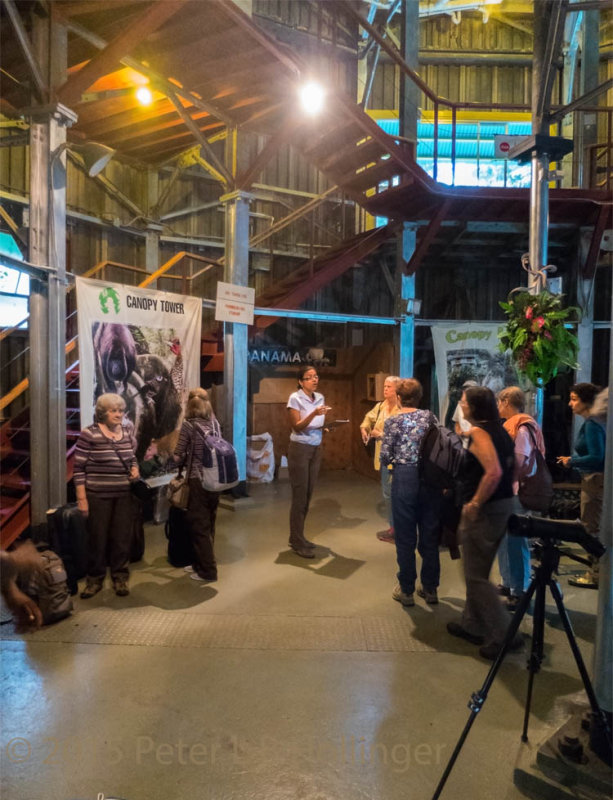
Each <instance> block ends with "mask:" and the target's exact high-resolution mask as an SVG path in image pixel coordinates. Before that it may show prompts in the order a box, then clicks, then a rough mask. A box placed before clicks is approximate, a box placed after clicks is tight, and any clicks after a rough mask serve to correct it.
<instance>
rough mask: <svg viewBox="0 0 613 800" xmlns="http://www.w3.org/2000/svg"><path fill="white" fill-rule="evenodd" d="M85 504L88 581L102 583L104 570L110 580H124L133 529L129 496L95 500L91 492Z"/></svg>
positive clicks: (126, 576) (131, 503) (127, 573)
mask: <svg viewBox="0 0 613 800" xmlns="http://www.w3.org/2000/svg"><path fill="white" fill-rule="evenodd" d="M87 504H88V506H89V515H88V517H87V530H88V534H89V542H88V559H87V577H88V579H89V580H91V581H95V582H102V581H103V580H104V576H105V575H106V568H107V566H108V567H109V568H110V570H111V577H112V578H113V580H116V579H121V580H127V579H128V576H129V574H130V571H129V569H128V564H129V563H130V545H131V544H132V531H133V529H134V525H133V523H132V518H133V514H134V505H133V499H132V495H130V494H122V495H120V496H119V497H98V496H97V495H95V494H94V493H93V492H88V493H87Z"/></svg>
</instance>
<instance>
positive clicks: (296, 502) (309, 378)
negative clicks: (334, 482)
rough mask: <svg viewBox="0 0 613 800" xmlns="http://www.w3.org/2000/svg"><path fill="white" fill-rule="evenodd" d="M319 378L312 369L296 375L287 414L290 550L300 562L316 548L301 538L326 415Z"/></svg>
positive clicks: (303, 369)
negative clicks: (296, 385) (288, 429)
mask: <svg viewBox="0 0 613 800" xmlns="http://www.w3.org/2000/svg"><path fill="white" fill-rule="evenodd" d="M318 383H319V376H318V375H317V370H315V368H314V367H309V366H304V367H301V368H300V371H299V372H298V390H297V391H295V392H294V393H293V394H291V395H290V397H289V400H288V401H287V410H288V413H289V418H290V425H291V428H292V432H291V435H290V442H289V449H288V453H287V465H288V468H289V481H290V484H291V487H292V507H291V509H290V513H289V530H290V533H289V546H290V547H291V548H292V550H293V551H294V552H295V553H296V554H297V555H299V556H301V557H302V558H314V557H315V555H314V553H313V550H314V548H315V545H314V544H313V542H309V541H308V540H307V539H305V538H304V521H305V519H306V515H307V512H308V510H309V503H310V502H311V496H312V494H313V489H314V488H315V481H316V480H317V474H318V472H319V466H320V464H321V436H322V431H323V427H324V424H325V417H326V412H327V411H329V410H330V407H329V406H327V405H325V402H324V396H323V395H322V394H319V392H317V391H316V389H317V385H318Z"/></svg>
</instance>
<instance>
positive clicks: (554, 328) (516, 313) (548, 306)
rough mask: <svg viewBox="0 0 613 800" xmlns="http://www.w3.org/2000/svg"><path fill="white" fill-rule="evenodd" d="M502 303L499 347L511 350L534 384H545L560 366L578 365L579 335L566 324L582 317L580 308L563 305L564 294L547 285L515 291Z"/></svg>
mask: <svg viewBox="0 0 613 800" xmlns="http://www.w3.org/2000/svg"><path fill="white" fill-rule="evenodd" d="M500 306H501V308H502V309H503V311H504V312H505V314H506V316H507V324H506V327H505V329H504V330H503V331H502V332H501V333H500V334H499V338H500V349H501V350H502V351H503V352H505V351H506V350H510V351H511V352H512V354H513V358H514V360H515V364H516V366H517V367H518V369H519V371H520V372H521V373H523V375H524V376H525V377H526V378H527V379H528V380H530V381H531V382H532V383H533V384H534V385H535V386H537V385H541V386H544V385H545V384H547V383H548V382H549V381H550V380H551V379H552V378H554V377H555V376H556V375H557V373H558V372H559V371H560V370H561V369H564V368H569V367H570V368H571V369H573V368H574V369H576V367H577V364H576V358H577V351H578V341H577V336H576V334H575V333H573V331H572V330H569V329H568V328H567V327H566V325H567V324H568V323H572V322H574V321H575V320H576V319H578V318H579V314H580V311H579V309H578V308H574V307H570V308H564V307H563V305H562V298H561V296H560V295H553V294H551V292H548V291H547V290H546V289H545V290H543V291H542V292H539V293H538V294H533V293H531V292H529V291H527V290H522V291H514V292H512V293H511V294H510V295H509V299H508V300H507V302H506V303H505V302H501V303H500ZM569 327H570V326H569Z"/></svg>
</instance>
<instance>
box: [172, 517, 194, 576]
mask: <svg viewBox="0 0 613 800" xmlns="http://www.w3.org/2000/svg"><path fill="white" fill-rule="evenodd" d="M165 533H166V538H167V539H168V563H169V564H172V566H173V567H187V566H189V565H190V564H193V563H194V561H195V560H196V556H195V555H194V548H193V546H192V540H191V536H190V535H189V527H188V525H187V519H186V517H185V511H184V510H183V509H182V508H176V507H175V506H171V507H170V509H169V510H168V520H167V522H166V526H165Z"/></svg>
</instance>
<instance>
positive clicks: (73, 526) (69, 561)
mask: <svg viewBox="0 0 613 800" xmlns="http://www.w3.org/2000/svg"><path fill="white" fill-rule="evenodd" d="M47 541H48V544H49V547H50V549H51V550H53V551H54V552H55V553H57V554H58V556H59V557H60V558H61V559H62V561H63V562H64V567H65V569H66V581H67V583H68V589H69V590H70V594H76V593H77V581H78V580H79V579H80V578H84V577H85V575H86V574H87V550H88V547H87V545H88V536H87V523H86V518H85V517H84V516H83V514H82V513H81V512H80V511H79V509H78V508H77V505H76V503H68V504H67V505H65V506H61V507H60V508H54V509H52V510H51V511H48V512H47Z"/></svg>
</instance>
